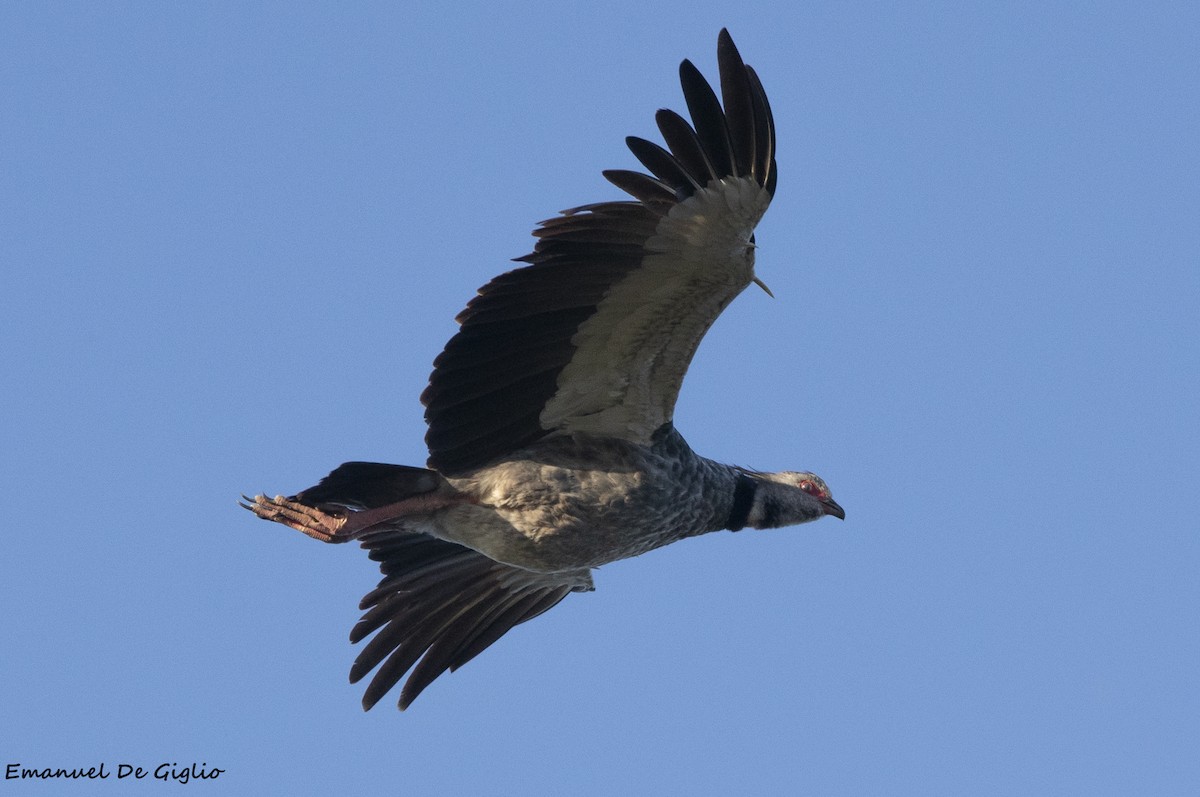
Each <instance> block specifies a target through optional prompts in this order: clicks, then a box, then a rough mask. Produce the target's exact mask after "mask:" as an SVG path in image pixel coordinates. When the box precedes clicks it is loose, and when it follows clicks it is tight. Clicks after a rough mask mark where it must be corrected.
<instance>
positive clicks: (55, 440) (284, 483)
mask: <svg viewBox="0 0 1200 797" xmlns="http://www.w3.org/2000/svg"><path fill="white" fill-rule="evenodd" d="M722 26H728V27H729V28H730V30H731V32H732V33H733V35H734V38H735V40H736V41H737V43H738V45H739V47H740V48H741V50H742V53H743V55H744V56H745V58H746V60H747V61H748V62H749V63H751V64H752V65H754V66H755V68H756V69H757V70H758V72H759V74H760V76H761V78H762V80H763V83H764V84H765V86H766V89H767V92H768V94H769V96H770V98H771V101H772V104H773V108H774V111H775V117H776V122H777V126H778V134H779V155H778V162H779V169H780V179H779V188H778V192H777V195H776V201H775V203H774V205H773V207H772V208H771V210H770V212H769V213H768V215H767V217H766V219H765V220H764V222H763V224H762V225H761V226H760V228H759V232H758V242H759V245H760V249H759V254H758V257H759V265H758V271H759V274H760V276H761V277H762V278H763V279H764V280H765V281H766V282H767V283H768V284H769V285H770V286H771V288H772V290H773V291H774V292H775V295H776V297H777V298H776V299H774V300H771V299H769V298H767V297H766V296H765V295H763V294H762V293H761V292H759V291H748V292H747V293H746V294H745V295H744V296H742V297H741V298H739V300H738V301H737V302H735V304H734V305H733V306H732V307H731V308H730V309H729V311H727V314H726V315H725V316H724V317H722V319H721V320H720V321H719V322H718V323H717V325H716V326H715V327H714V329H713V331H712V333H711V334H710V336H709V337H708V339H707V340H706V341H705V343H704V345H703V346H702V347H701V350H700V353H699V355H698V357H697V359H696V361H695V363H694V366H693V368H692V371H691V373H690V374H689V377H688V380H687V382H686V383H685V385H684V391H683V396H682V398H681V401H680V405H679V408H678V412H677V416H676V423H677V426H678V427H679V429H680V430H681V431H682V432H683V433H684V435H685V436H686V437H687V438H688V439H689V441H690V442H691V443H692V445H693V447H694V448H696V449H697V450H698V451H700V452H702V453H704V454H706V455H708V456H711V457H713V458H716V459H721V460H724V461H728V462H734V463H738V464H742V465H747V466H752V467H757V468H761V469H785V468H787V469H811V470H814V471H816V472H818V473H820V474H821V475H822V476H824V477H825V479H826V480H827V481H828V482H829V484H830V486H831V487H832V489H833V492H834V495H835V496H836V498H837V499H838V501H839V502H840V503H841V504H842V505H843V506H844V507H845V508H846V511H847V520H846V521H845V523H837V522H835V521H832V520H826V521H824V522H820V523H816V524H813V525H810V526H804V527H799V528H794V529H786V530H779V531H771V532H745V533H739V534H736V535H735V534H728V533H720V534H714V535H709V536H708V537H705V538H701V539H698V540H691V541H687V542H684V543H681V544H679V545H676V546H672V547H670V548H667V549H663V550H660V551H656V552H653V553H651V554H648V555H645V556H643V557H640V558H638V559H635V560H631V561H626V562H621V563H617V564H614V565H610V566H608V567H605V568H603V569H602V570H601V571H599V572H598V573H597V576H596V581H597V586H598V589H597V591H596V592H595V593H592V594H588V595H581V596H571V597H570V598H569V599H568V600H567V601H565V602H564V603H563V604H562V605H560V606H559V607H558V608H556V609H555V610H554V611H552V612H550V613H548V614H547V615H545V616H543V617H541V618H539V619H538V620H536V621H535V622H532V623H529V624H527V625H524V626H522V627H520V628H519V629H517V630H516V631H514V632H513V633H512V634H510V635H509V636H508V637H506V638H505V639H504V640H502V642H500V643H499V644H497V645H496V646H495V647H494V648H492V649H490V650H489V651H487V653H485V654H484V655H483V656H481V657H480V658H478V659H476V660H475V661H473V662H471V663H470V664H469V665H468V666H466V667H465V668H463V669H462V670H460V671H459V672H457V673H455V674H453V675H449V676H444V677H443V678H442V679H440V680H439V681H438V682H436V683H435V684H434V685H433V686H432V687H431V688H430V689H428V690H427V691H426V692H425V694H423V695H422V696H421V698H420V699H419V700H418V701H417V702H416V703H415V704H414V706H413V708H412V709H410V710H409V711H408V712H405V713H404V714H400V713H399V712H397V711H395V709H394V708H393V707H392V705H393V704H392V703H391V701H387V700H385V701H384V702H383V703H381V704H380V705H379V706H378V707H377V708H376V709H374V710H373V711H371V712H370V713H369V714H364V713H363V712H362V711H361V709H360V707H359V699H360V696H361V688H360V687H358V686H351V685H349V684H348V683H347V681H346V674H347V672H348V670H349V666H350V663H351V661H352V660H353V658H354V655H355V649H354V648H352V647H351V646H350V645H349V644H348V643H347V641H346V635H347V634H348V632H349V629H350V627H351V625H352V624H353V623H354V622H355V620H356V619H357V617H358V612H357V610H356V605H357V602H358V600H359V598H360V597H361V596H362V595H363V594H364V593H365V592H366V591H367V590H369V589H370V588H371V587H373V586H374V584H375V582H376V580H377V578H378V574H377V571H376V570H375V567H374V566H373V564H372V563H371V562H369V561H368V560H367V559H366V557H365V555H364V554H363V553H362V552H360V551H358V550H357V549H355V548H352V547H350V546H341V547H328V546H322V545H319V544H317V543H315V542H313V541H312V540H309V539H307V538H304V537H302V536H301V535H299V534H295V533H292V532H290V531H289V530H287V529H284V528H283V527H280V526H275V525H268V524H265V523H262V522H260V521H257V520H255V519H254V518H253V517H251V516H250V515H249V514H248V513H246V512H244V511H242V510H240V509H238V507H237V505H236V499H237V496H238V494H239V493H242V492H250V493H253V492H259V491H264V492H269V493H271V494H274V493H277V492H282V493H290V492H294V491H296V490H298V489H300V488H303V487H306V486H308V485H310V484H312V483H314V482H315V481H316V479H318V478H319V477H321V476H322V475H324V474H325V473H326V472H327V471H329V470H330V469H331V468H333V467H334V466H336V465H337V464H338V463H340V462H342V461H344V460H350V459H367V460H380V461H385V462H398V463H406V464H420V463H421V462H423V460H424V456H425V453H424V449H423V446H422V435H423V432H424V427H423V423H422V420H421V407H420V405H419V403H418V401H417V396H418V395H419V393H420V391H421V389H422V387H423V385H424V382H425V379H426V377H427V375H428V371H429V364H430V362H431V361H432V359H433V357H434V356H435V355H436V354H437V353H438V352H439V351H440V350H441V346H442V344H443V343H444V342H445V340H446V339H447V338H448V337H449V335H450V334H451V333H452V332H453V330H454V326H453V320H452V319H453V317H454V315H455V314H456V313H457V312H458V311H459V310H460V309H461V307H462V306H463V304H465V302H466V300H467V299H468V298H469V297H470V296H472V295H473V291H474V289H475V288H476V287H478V286H479V285H480V284H482V283H483V282H485V281H486V280H487V279H489V278H490V277H491V276H493V275H494V274H496V273H499V272H500V271H502V270H505V269H507V268H508V267H509V266H510V264H509V262H508V258H511V257H515V256H519V255H522V254H524V253H525V252H527V251H529V248H530V246H531V244H532V239H530V238H529V236H528V233H529V230H530V229H531V228H532V227H533V224H534V223H535V222H536V221H538V220H539V219H542V218H546V217H547V216H549V215H552V214H553V213H554V212H555V211H557V210H559V209H562V208H566V207H571V206H574V205H579V204H582V203H586V202H591V201H599V200H604V199H614V198H617V197H618V195H619V194H618V192H617V191H616V189H614V188H612V187H611V186H609V185H608V184H607V183H606V182H605V181H604V180H603V179H602V178H601V177H600V175H599V172H600V170H601V169H605V168H633V167H634V166H635V161H634V159H633V157H632V156H631V155H630V154H629V153H628V152H627V151H626V150H625V149H624V146H623V144H622V139H623V137H624V136H625V135H629V134H634V135H641V136H645V137H656V134H655V131H654V126H653V112H654V111H655V109H657V108H659V107H664V106H667V107H673V108H676V109H680V110H682V108H683V102H682V98H681V96H680V92H679V89H678V86H677V84H676V71H675V70H676V67H677V65H678V62H679V61H680V59H682V58H684V57H688V58H691V59H693V60H694V61H695V62H696V63H697V65H698V66H699V67H700V68H701V69H702V70H703V71H704V72H705V73H706V74H709V75H712V74H713V73H714V71H715V45H716V35H717V31H718V30H719V29H720V28H721V27H722ZM1196 41H1200V11H1197V8H1196V6H1195V5H1194V4H1187V3H1179V4H1170V3H1162V4H1142V3H1099V4H1093V3H1078V4H1075V3H996V4H987V5H986V6H985V5H983V4H961V3H914V4H904V5H893V4H879V5H876V4H855V3H754V2H748V3H737V4H733V3H707V2H689V3H662V4H653V5H648V4H644V3H638V4H634V3H628V2H624V1H623V0H618V1H617V2H611V3H604V4H587V5H584V4H579V5H577V6H576V5H570V4H568V5H564V4H561V3H556V4H550V3H528V4H520V5H517V4H486V5H483V4H479V5H475V4H470V3H468V4H465V5H461V4H460V5H459V6H458V7H457V8H456V9H453V10H449V9H437V10H435V9H434V8H433V7H432V5H431V6H430V7H429V8H401V7H399V6H398V5H392V4H357V5H354V6H353V7H346V6H341V5H336V6H335V5H334V4H329V5H304V4H290V3H289V4H282V3H281V4H253V5H251V4H239V3H209V4H152V3H143V4H138V3H127V4H102V5H95V4H50V3H44V4H43V3H38V4H34V3H26V4H6V5H5V6H4V7H3V9H0V105H2V106H3V108H4V109H5V110H4V112H3V114H2V115H0V141H2V145H0V174H2V175H3V177H2V179H0V263H2V264H3V268H2V269H0V339H2V340H3V341H4V342H3V345H2V346H0V373H3V374H4V375H5V380H4V381H5V384H6V387H4V389H3V391H2V392H0V395H2V396H3V399H2V401H3V405H2V409H3V411H2V413H0V476H2V478H3V483H4V484H5V485H6V488H7V495H8V499H7V501H6V505H7V506H6V521H5V523H4V524H3V534H4V535H5V539H6V545H5V552H4V556H3V558H2V559H0V562H2V564H0V570H2V575H3V577H2V579H0V600H2V601H3V603H4V605H5V607H6V609H5V611H4V612H3V613H0V634H2V637H3V640H4V653H3V654H2V655H0V662H3V664H2V667H3V683H4V689H3V693H2V697H0V717H3V719H0V764H9V763H13V762H20V763H21V764H23V765H26V766H36V767H39V768H41V767H59V766H63V767H72V766H79V765H85V766H91V765H97V764H99V763H101V762H105V763H106V764H107V766H108V768H109V769H110V770H111V769H114V768H115V767H116V765H117V764H119V763H132V764H136V765H140V766H143V767H146V768H148V769H151V768H153V767H155V766H157V765H158V764H161V763H172V762H175V763H179V764H182V765H183V766H187V765H188V764H190V763H192V762H197V763H200V762H203V763H206V764H207V765H208V766H209V767H219V768H221V769H224V770H225V773H224V774H222V775H221V776H220V778H219V779H218V780H216V781H209V782H206V783H204V784H203V785H200V784H194V785H193V786H192V787H193V788H202V789H203V790H204V791H205V793H208V794H224V793H228V794H247V793H253V792H261V790H262V789H273V790H284V789H286V790H288V791H290V792H291V793H296V794H304V793H313V794H319V793H329V791H330V790H332V789H334V788H337V789H339V790H345V792H346V793H367V792H368V790H370V791H374V792H382V791H387V792H390V793H400V794H467V793H470V794H562V793H570V794H614V793H630V794H647V793H657V794H688V795H706V794H712V795H724V794H732V793H759V794H769V793H785V792H787V793H812V794H822V795H840V794H847V795H851V794H862V795H876V794H922V795H930V794H1089V795H1094V794H1131V793H1153V794H1185V793H1186V794H1195V793H1196V792H1197V791H1200V759H1198V758H1197V756H1196V754H1195V749H1196V742H1197V739H1198V738H1200V680H1198V677H1197V675H1198V672H1200V632H1198V630H1197V619H1196V618H1197V613H1198V610H1200V577H1198V571H1200V522H1198V521H1197V512H1196V494H1197V483H1198V480H1200V456H1198V455H1200V414H1198V413H1197V399H1196V397H1197V393H1198V392H1200V154H1198V152H1200V148H1198V147H1197V141H1200V88H1198V86H1200V83H1198V82H1197V74H1200V59H1198V58H1197V56H1196V55H1195V42H1196ZM4 787H5V790H11V791H13V792H14V793H18V792H21V791H32V790H33V789H34V787H33V786H31V785H30V784H28V783H19V782H13V781H7V782H5V784H4ZM90 788H96V789H101V790H104V789H107V790H112V791H119V790H122V789H127V788H129V782H128V781H116V780H115V777H110V778H109V779H108V780H107V781H104V782H102V783H96V784H92V785H91V786H85V785H83V784H66V785H60V790H61V791H62V792H63V793H75V792H77V791H81V790H83V789H90ZM43 791H44V790H43Z"/></svg>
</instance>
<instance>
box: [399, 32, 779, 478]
mask: <svg viewBox="0 0 1200 797" xmlns="http://www.w3.org/2000/svg"><path fill="white" fill-rule="evenodd" d="M718 60H719V63H720V73H721V80H722V96H723V98H724V102H725V106H724V109H722V104H721V101H720V100H718V99H717V95H716V93H715V92H714V91H713V90H712V88H711V87H710V86H709V84H708V83H707V82H706V81H705V80H704V78H703V77H702V76H701V75H700V73H699V71H697V70H696V68H695V67H694V66H692V64H691V63H690V62H687V61H685V62H684V63H683V64H682V65H681V66H680V80H681V84H682V86H683V91H684V97H685V99H686V101H687V106H688V110H689V112H690V115H691V117H692V125H693V126H694V127H690V126H689V125H688V124H687V122H686V121H685V120H684V119H683V118H682V117H680V116H678V115H677V114H673V113H671V112H660V113H659V115H658V117H657V118H658V123H659V126H660V128H661V130H662V132H663V135H664V138H665V139H666V142H667V144H668V146H669V147H670V150H669V151H668V150H666V149H663V148H661V147H659V146H658V145H656V144H652V143H651V142H648V141H645V140H643V139H637V138H631V139H630V140H629V146H630V149H631V151H633V153H634V155H636V156H637V157H638V159H639V160H641V161H642V163H643V165H644V166H646V168H647V169H649V170H650V171H651V172H653V173H654V175H655V176H654V177H649V176H646V175H641V174H638V173H636V172H628V171H620V170H618V171H609V172H606V173H605V176H606V177H608V179H609V180H611V181H612V182H613V183H614V184H616V185H617V186H618V187H620V188H622V189H624V190H625V191H627V192H628V193H630V194H631V195H633V196H634V197H635V199H636V200H637V201H634V202H606V203H600V204H595V205H588V206H584V207H581V208H575V209H573V210H570V211H566V212H565V213H564V214H563V215H562V216H559V217H556V218H554V219H551V220H548V221H546V222H543V223H542V224H541V225H540V226H539V228H538V229H537V230H536V231H535V232H534V235H535V236H536V237H537V238H538V242H537V245H536V246H535V247H534V251H533V252H532V253H531V254H529V255H526V256H525V257H523V258H519V260H521V261H524V262H526V263H528V264H529V265H527V266H526V267H524V268H520V269H516V270H514V271H511V272H508V273H507V274H503V275H501V276H499V277H497V278H496V279H494V280H492V281H491V282H489V283H488V284H487V285H485V286H484V287H483V288H481V289H480V292H479V296H477V297H476V298H475V299H474V300H472V301H471V302H470V303H469V304H468V305H467V308H466V309H465V310H464V311H463V312H462V313H461V314H460V315H459V321H460V323H461V324H462V327H461V329H460V330H459V332H458V334H457V335H455V336H454V337H453V338H452V339H451V340H450V342H449V343H448V344H447V345H446V349H445V350H444V351H443V352H442V354H441V355H440V356H439V357H438V358H437V360H436V361H435V362H434V371H433V374H432V375H431V377H430V383H429V387H428V388H427V389H426V390H425V392H424V393H423V394H422V401H424V402H425V405H426V412H425V418H426V421H427V422H428V424H429V432H428V434H427V436H426V442H427V444H428V445H429V453H430V456H429V465H430V467H432V468H434V469H436V470H438V471H440V472H442V473H444V474H448V475H455V474H460V473H465V472H468V471H470V470H472V469H474V468H477V467H479V466H482V465H486V464H487V463H489V462H491V461H494V460H496V459H498V458H500V457H503V456H504V455H506V454H509V453H511V452H512V451H514V450H516V449H518V448H520V447H522V446H525V445H528V444H529V443H531V442H533V441H535V440H537V439H538V438H540V437H542V436H544V435H547V434H552V433H556V432H564V431H573V430H584V431H592V432H596V433H601V434H609V435H612V436H625V437H628V438H630V439H641V438H642V437H644V436H646V435H647V434H648V433H649V432H648V431H647V429H648V428H649V427H651V426H654V425H659V424H661V423H662V422H665V421H669V420H670V416H671V414H672V412H673V408H674V404H675V397H676V395H677V393H678V389H679V383H680V381H681V380H682V378H683V371H684V370H685V369H686V367H687V364H688V362H690V360H691V357H692V355H693V354H694V352H695V348H696V346H697V345H698V344H699V341H700V338H701V337H702V336H703V335H704V332H705V331H706V330H707V329H708V327H709V326H710V325H711V323H712V321H713V320H714V319H715V318H716V316H717V314H719V313H720V311H721V310H722V309H723V308H724V307H725V306H726V305H727V304H728V303H729V302H730V301H731V300H732V299H733V297H734V296H736V295H737V294H738V293H739V292H740V291H741V290H742V289H743V288H744V287H745V286H746V285H747V284H749V282H750V279H751V278H752V276H753V271H752V256H751V253H750V244H749V238H750V233H751V231H752V229H753V226H754V224H755V223H756V222H757V220H758V218H759V216H761V214H762V212H763V211H764V210H765V208H766V204H767V202H768V201H769V199H770V194H771V193H773V190H774V184H775V162H774V151H775V150H774V130H773V125H772V122H771V116H770V108H769V106H767V104H766V96H765V94H763V92H762V87H761V84H760V83H759V81H758V78H757V76H756V75H754V74H753V72H752V70H750V68H749V67H747V66H745V64H744V63H743V62H742V59H741V56H740V55H739V54H738V52H737V49H736V47H734V46H733V42H732V40H731V39H730V38H729V34H728V33H727V32H725V31H722V32H721V36H720V39H719V42H718ZM527 358H529V359H531V360H532V361H531V362H526V359H527ZM476 370H479V372H478V373H472V372H473V371H476ZM518 386H519V387H518ZM649 431H652V429H649Z"/></svg>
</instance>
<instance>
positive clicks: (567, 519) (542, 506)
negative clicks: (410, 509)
mask: <svg viewBox="0 0 1200 797" xmlns="http://www.w3.org/2000/svg"><path fill="white" fill-rule="evenodd" d="M735 478H736V475H735V472H734V471H733V470H732V469H731V468H729V467H728V466H725V465H721V464H718V463H715V462H712V461H711V460H707V459H704V458H703V457H699V456H697V455H696V454H695V453H694V452H693V451H692V450H691V448H690V447H689V446H688V445H687V443H686V442H685V441H684V440H683V438H682V437H681V436H680V435H679V433H678V432H676V431H675V429H674V428H673V427H671V426H669V425H668V426H664V427H663V428H662V429H660V430H659V431H658V432H656V433H655V435H654V439H653V441H652V443H651V445H650V446H640V445H635V444H633V443H629V442H627V441H623V440H613V439H609V438H595V437H591V436H587V435H582V434H576V435H571V436H562V437H554V438H548V439H545V440H541V441H538V443H536V444H535V445H533V446H531V447H529V448H527V449H524V450H522V451H518V452H515V453H514V454H513V455H512V456H511V457H509V458H508V459H507V460H506V461H503V462H499V463H494V464H492V465H489V466H488V467H486V468H483V469H480V470H479V471H476V472H475V473H472V474H469V475H467V476H464V477H458V478H454V479H451V480H450V481H451V484H453V486H454V487H455V488H456V489H457V490H459V491H460V492H462V493H464V494H466V495H469V496H471V497H472V498H473V499H474V500H475V501H476V502H477V503H474V504H464V505H459V506H455V507H451V508H449V509H445V510H442V511H440V512H438V513H436V514H435V515H434V516H432V517H431V518H429V522H430V525H431V526H432V528H430V529H426V530H427V531H431V532H432V533H435V534H436V535H437V536H439V537H442V538H444V539H449V540H453V541H455V542H459V543H462V544H464V545H468V546H470V547H472V548H475V549H476V550H478V551H481V552H483V553H484V554H486V555H488V556H490V557H491V558H493V559H496V560H497V561H501V562H506V563H508V564H512V565H516V566H518V567H524V568H527V569H531V570H540V571H558V570H572V569H578V568H584V567H595V566H597V565H602V564H605V563H607V562H612V561H615V560H617V559H624V558H627V557H630V556H637V555H638V554H641V553H645V552H646V551H649V550H652V549H654V548H658V547H660V546H663V545H666V544H668V543H671V542H674V541H676V540H679V539H682V538H684V537H691V536H695V535H697V534H703V533H705V532H709V531H716V530H717V529H720V528H723V527H724V522H725V519H726V518H727V517H728V515H729V508H730V505H731V502H732V500H733V499H732V496H733V485H734V481H735Z"/></svg>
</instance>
